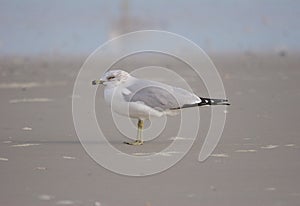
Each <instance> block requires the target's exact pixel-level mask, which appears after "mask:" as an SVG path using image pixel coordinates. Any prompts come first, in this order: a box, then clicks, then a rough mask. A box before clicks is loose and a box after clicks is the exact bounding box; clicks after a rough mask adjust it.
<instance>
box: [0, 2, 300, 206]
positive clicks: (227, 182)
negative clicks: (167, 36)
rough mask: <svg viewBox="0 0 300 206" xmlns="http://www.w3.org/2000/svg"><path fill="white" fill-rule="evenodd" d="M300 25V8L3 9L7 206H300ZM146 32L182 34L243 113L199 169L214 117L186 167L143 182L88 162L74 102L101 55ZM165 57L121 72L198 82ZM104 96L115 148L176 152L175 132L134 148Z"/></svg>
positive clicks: (206, 116)
mask: <svg viewBox="0 0 300 206" xmlns="http://www.w3.org/2000/svg"><path fill="white" fill-rule="evenodd" d="M299 19H300V1H297V0H251V1H250V0H249V1H248V0H226V1H217V0H186V1H179V0H172V1H171V0H170V1H162V0H152V1H140V0H110V1H104V0H103V1H101V0H88V1H79V0H44V1H40V0H26V1H22V0H9V1H8V0H0V97H1V98H0V206H2V205H3V206H4V205H5V206H15V205H24V206H26V205H30V206H32V205H94V206H114V205H130V206H135V205H136V206H140V205H144V206H152V205H153V206H154V205H155V206H157V205H162V206H164V205H173V206H175V205H178V206H179V205H190V206H191V205H195V206H196V205H197V206H198V205H200V204H201V205H212V206H214V205H223V206H225V205H228V206H233V205H243V206H248V205H249V206H253V205H264V206H266V205H270V206H274V205H277V206H279V205H280V206H284V205H299V202H300V201H299V200H300V178H299V174H300V159H299V157H300V138H299V134H300V127H299V122H300V110H299V102H300V91H299V86H300V85H299V82H300V68H299V67H300V62H299V57H300V56H299V50H300V41H299V36H300V26H299ZM142 29H155V30H165V31H170V32H174V33H177V34H179V35H182V36H184V37H186V38H188V39H190V40H192V41H194V42H195V43H196V44H198V45H199V46H200V47H201V48H203V49H204V50H205V51H206V52H207V54H208V55H209V56H210V58H211V59H212V60H213V62H214V64H215V65H216V68H217V69H218V72H219V73H220V76H221V78H222V80H223V83H224V87H225V91H226V95H227V97H228V99H229V101H230V102H231V106H230V107H228V108H227V110H226V114H227V119H226V125H225V128H224V131H223V135H222V138H221V141H220V142H219V144H218V146H217V148H216V149H215V151H214V153H213V154H212V155H211V157H210V158H208V159H207V160H206V161H205V162H203V163H200V162H198V161H197V159H198V154H199V151H200V149H201V146H202V145H203V141H204V137H205V134H206V133H205V131H207V128H208V127H209V123H210V122H209V121H210V110H209V108H206V109H205V108H203V109H201V124H200V130H199V134H198V137H197V140H196V141H195V143H194V144H193V147H192V149H191V150H190V151H189V153H188V154H187V155H186V156H185V157H184V158H183V160H182V161H179V162H178V163H177V164H176V165H175V166H174V167H172V168H170V169H168V170H167V171H165V172H163V173H160V174H157V175H153V176H148V177H143V178H132V177H126V176H120V175H117V174H114V173H112V172H110V171H108V170H106V169H104V168H102V167H101V166H99V165H98V164H97V163H96V162H94V161H93V160H92V159H91V158H90V157H89V156H88V154H87V153H86V152H85V150H84V149H83V147H82V145H81V144H80V142H79V140H78V137H77V135H76V132H75V129H74V125H73V119H72V98H80V97H78V96H73V95H72V92H73V86H74V83H75V79H76V76H77V74H78V72H79V70H80V68H81V66H82V64H83V63H84V61H85V60H86V58H87V57H88V56H89V55H90V54H91V53H92V52H93V51H94V50H95V49H97V48H98V47H99V46H100V45H102V44H103V43H105V42H106V41H107V40H109V39H111V38H114V37H117V36H118V35H120V34H124V33H127V32H132V31H136V30H142ZM151 55H152V56H151ZM154 57H155V54H146V55H144V56H143V58H140V57H139V56H134V55H133V56H132V57H131V58H128V59H125V60H124V61H120V62H117V63H116V65H118V66H120V67H122V68H132V66H133V67H134V68H136V67H138V66H141V65H142V66H145V63H146V64H147V63H149V62H150V63H151V64H153V65H148V66H158V65H159V66H164V67H167V68H170V69H172V70H173V71H181V72H182V70H184V71H187V70H185V69H183V68H188V66H187V65H184V64H182V62H179V61H177V60H176V61H173V59H171V60H170V59H169V60H168V61H167V62H165V61H162V62H159V61H158V60H159V58H155V61H152V58H154ZM162 60H163V59H162ZM165 60H166V59H165ZM141 61H142V62H141ZM100 66H101V65H99V67H100ZM182 73H184V72H182ZM100 75H101V74H99V76H100ZM186 77H187V78H186V80H187V81H188V83H190V84H191V87H192V88H193V89H194V92H195V93H197V94H199V95H204V96H206V95H207V93H206V89H205V88H204V87H203V86H202V84H200V83H199V81H197V79H196V78H195V75H193V74H192V73H189V72H186ZM168 81H169V83H170V84H171V83H172V81H173V79H169V80H168ZM101 89H102V90H101ZM98 91H99V92H97V98H98V100H99V104H98V106H99V107H98V109H100V110H101V111H103V112H104V114H106V115H102V113H100V112H99V113H98V114H99V116H98V117H99V119H98V120H99V121H102V122H101V123H103V124H104V125H106V126H105V128H104V129H105V130H106V132H107V134H109V137H110V141H111V143H112V145H113V146H114V147H116V148H119V149H120V150H122V151H125V152H127V153H143V152H145V151H148V152H152V151H154V150H157V149H161V148H165V146H167V145H169V144H170V135H173V133H174V131H175V130H176V125H175V126H174V125H173V123H172V121H171V122H170V124H171V126H170V127H168V131H169V133H164V134H162V135H161V136H160V137H159V138H157V139H155V140H154V141H150V142H147V143H146V144H144V145H143V147H139V148H132V147H127V146H125V145H124V144H122V142H123V141H124V140H126V138H125V137H124V136H122V134H120V133H119V132H118V131H117V130H116V129H115V127H114V125H111V124H110V123H109V121H108V119H109V118H108V116H109V115H110V113H109V112H110V110H109V108H108V107H106V106H105V105H104V103H103V99H102V96H101V95H103V92H102V91H103V88H100V87H99V89H98ZM104 108H105V110H104ZM105 112H106V113H105ZM103 116H104V118H102V117H103ZM168 141H169V142H168ZM168 155H172V154H168Z"/></svg>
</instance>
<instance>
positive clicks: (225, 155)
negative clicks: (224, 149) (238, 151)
mask: <svg viewBox="0 0 300 206" xmlns="http://www.w3.org/2000/svg"><path fill="white" fill-rule="evenodd" d="M210 156H211V157H229V155H228V154H211V155H210Z"/></svg>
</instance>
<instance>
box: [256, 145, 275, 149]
mask: <svg viewBox="0 0 300 206" xmlns="http://www.w3.org/2000/svg"><path fill="white" fill-rule="evenodd" d="M276 147H278V145H271V144H270V145H267V146H262V147H260V148H262V149H274V148H276Z"/></svg>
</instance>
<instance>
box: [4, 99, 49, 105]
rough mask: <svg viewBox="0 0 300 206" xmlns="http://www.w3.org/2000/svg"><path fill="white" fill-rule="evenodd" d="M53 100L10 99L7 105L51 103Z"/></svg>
mask: <svg viewBox="0 0 300 206" xmlns="http://www.w3.org/2000/svg"><path fill="white" fill-rule="evenodd" d="M52 101H53V99H48V98H31V99H25V98H23V99H11V100H9V103H11V104H15V103H33V102H52Z"/></svg>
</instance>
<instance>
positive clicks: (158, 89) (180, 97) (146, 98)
mask: <svg viewBox="0 0 300 206" xmlns="http://www.w3.org/2000/svg"><path fill="white" fill-rule="evenodd" d="M126 89H128V90H129V91H130V92H131V93H130V94H127V95H126V94H123V96H124V99H125V100H126V101H127V102H143V103H144V104H145V105H147V106H149V107H151V108H155V109H156V110H158V111H165V110H168V109H172V108H178V107H181V106H182V105H184V104H191V103H195V102H196V101H199V99H198V97H197V96H196V95H194V94H192V93H190V92H188V91H186V90H184V89H181V88H177V87H172V86H169V85H166V84H163V83H159V82H154V81H147V80H138V79H136V81H135V82H134V83H133V84H131V85H129V86H127V87H126Z"/></svg>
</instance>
